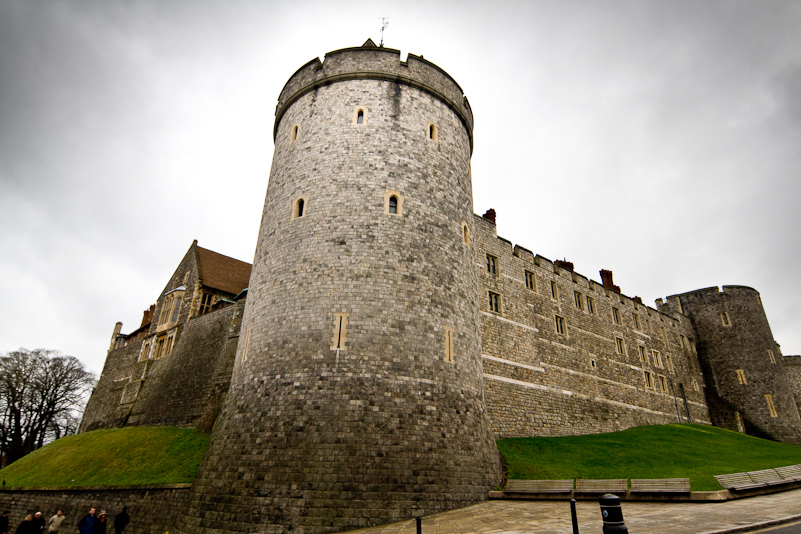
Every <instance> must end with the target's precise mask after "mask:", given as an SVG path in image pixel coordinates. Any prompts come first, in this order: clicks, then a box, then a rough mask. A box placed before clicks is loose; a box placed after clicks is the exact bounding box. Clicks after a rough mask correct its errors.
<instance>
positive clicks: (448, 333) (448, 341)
mask: <svg viewBox="0 0 801 534" xmlns="http://www.w3.org/2000/svg"><path fill="white" fill-rule="evenodd" d="M443 330H445V361H446V362H448V363H453V362H454V360H453V328H448V327H447V326H446V327H444V328H443Z"/></svg>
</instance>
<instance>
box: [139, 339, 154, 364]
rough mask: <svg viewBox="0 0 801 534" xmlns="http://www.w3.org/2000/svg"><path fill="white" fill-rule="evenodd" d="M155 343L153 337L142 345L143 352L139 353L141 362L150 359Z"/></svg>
mask: <svg viewBox="0 0 801 534" xmlns="http://www.w3.org/2000/svg"><path fill="white" fill-rule="evenodd" d="M152 343H153V337H149V338H147V339H146V340H145V341H144V343H142V352H140V353H139V361H140V362H143V361H145V360H147V359H149V358H150V346H151V344H152Z"/></svg>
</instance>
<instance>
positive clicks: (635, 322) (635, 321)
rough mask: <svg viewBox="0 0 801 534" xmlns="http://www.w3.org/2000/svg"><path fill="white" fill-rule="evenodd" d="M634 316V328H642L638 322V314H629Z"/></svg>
mask: <svg viewBox="0 0 801 534" xmlns="http://www.w3.org/2000/svg"><path fill="white" fill-rule="evenodd" d="M631 315H632V317H634V328H635V329H637V330H642V325H641V324H640V316H639V315H637V314H636V313H632V314H631Z"/></svg>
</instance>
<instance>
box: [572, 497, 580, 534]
mask: <svg viewBox="0 0 801 534" xmlns="http://www.w3.org/2000/svg"><path fill="white" fill-rule="evenodd" d="M570 520H571V521H573V534H579V529H578V518H576V499H570Z"/></svg>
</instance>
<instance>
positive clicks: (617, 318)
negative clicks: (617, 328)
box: [612, 308, 620, 324]
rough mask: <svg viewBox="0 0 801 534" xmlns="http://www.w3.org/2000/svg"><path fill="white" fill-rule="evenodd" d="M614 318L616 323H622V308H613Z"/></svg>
mask: <svg viewBox="0 0 801 534" xmlns="http://www.w3.org/2000/svg"><path fill="white" fill-rule="evenodd" d="M612 320H613V321H615V324H620V310H618V309H617V308H612Z"/></svg>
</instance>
